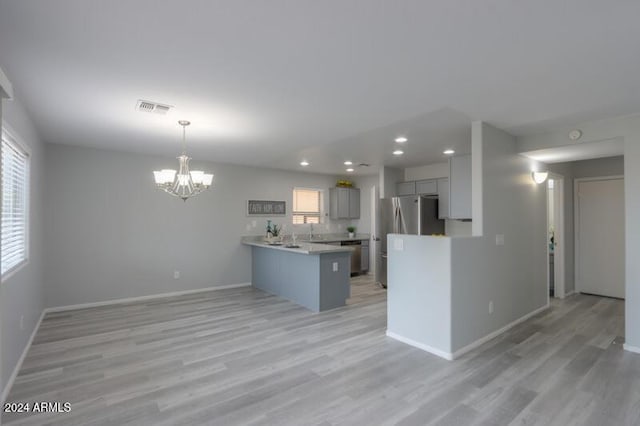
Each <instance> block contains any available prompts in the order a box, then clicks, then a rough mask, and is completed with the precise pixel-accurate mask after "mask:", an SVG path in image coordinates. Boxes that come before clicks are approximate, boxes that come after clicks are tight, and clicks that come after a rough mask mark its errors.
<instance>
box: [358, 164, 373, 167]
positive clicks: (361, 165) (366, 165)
mask: <svg viewBox="0 0 640 426" xmlns="http://www.w3.org/2000/svg"><path fill="white" fill-rule="evenodd" d="M369 166H370V164H368V163H360V164H358V167H369Z"/></svg>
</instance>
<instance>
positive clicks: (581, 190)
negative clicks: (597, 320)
mask: <svg viewBox="0 0 640 426" xmlns="http://www.w3.org/2000/svg"><path fill="white" fill-rule="evenodd" d="M574 186H575V234H576V241H575V245H576V289H577V291H579V292H580V293H586V294H595V295H598V296H607V297H615V298H618V299H624V298H625V247H624V245H625V227H624V219H625V218H624V178H623V177H622V176H612V177H599V178H586V179H576V180H575V185H574Z"/></svg>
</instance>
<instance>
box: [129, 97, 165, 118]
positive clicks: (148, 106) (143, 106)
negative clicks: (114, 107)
mask: <svg viewBox="0 0 640 426" xmlns="http://www.w3.org/2000/svg"><path fill="white" fill-rule="evenodd" d="M171 108H172V107H171V105H165V104H159V103H157V102H151V101H143V100H139V101H138V103H137V104H136V109H137V110H138V111H144V112H155V113H156V114H163V115H164V114H166V113H168V112H169V110H170V109H171Z"/></svg>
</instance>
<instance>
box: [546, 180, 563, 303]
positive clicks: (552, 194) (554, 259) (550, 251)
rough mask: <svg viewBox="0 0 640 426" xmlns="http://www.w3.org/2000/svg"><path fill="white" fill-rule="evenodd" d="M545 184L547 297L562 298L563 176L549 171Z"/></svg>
mask: <svg viewBox="0 0 640 426" xmlns="http://www.w3.org/2000/svg"><path fill="white" fill-rule="evenodd" d="M546 185H547V259H548V262H547V285H548V286H547V288H548V290H549V297H555V298H559V299H563V298H564V297H565V296H566V295H567V294H566V290H565V239H564V235H565V232H564V230H565V205H564V204H565V203H564V189H565V188H564V178H563V176H561V175H558V174H554V173H550V174H549V179H548V180H547V182H546Z"/></svg>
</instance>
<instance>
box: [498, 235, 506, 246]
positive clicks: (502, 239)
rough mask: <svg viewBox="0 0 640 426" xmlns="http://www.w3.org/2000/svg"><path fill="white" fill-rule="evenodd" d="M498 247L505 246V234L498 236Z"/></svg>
mask: <svg viewBox="0 0 640 426" xmlns="http://www.w3.org/2000/svg"><path fill="white" fill-rule="evenodd" d="M496 245H497V246H503V245H504V234H498V235H496Z"/></svg>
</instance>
